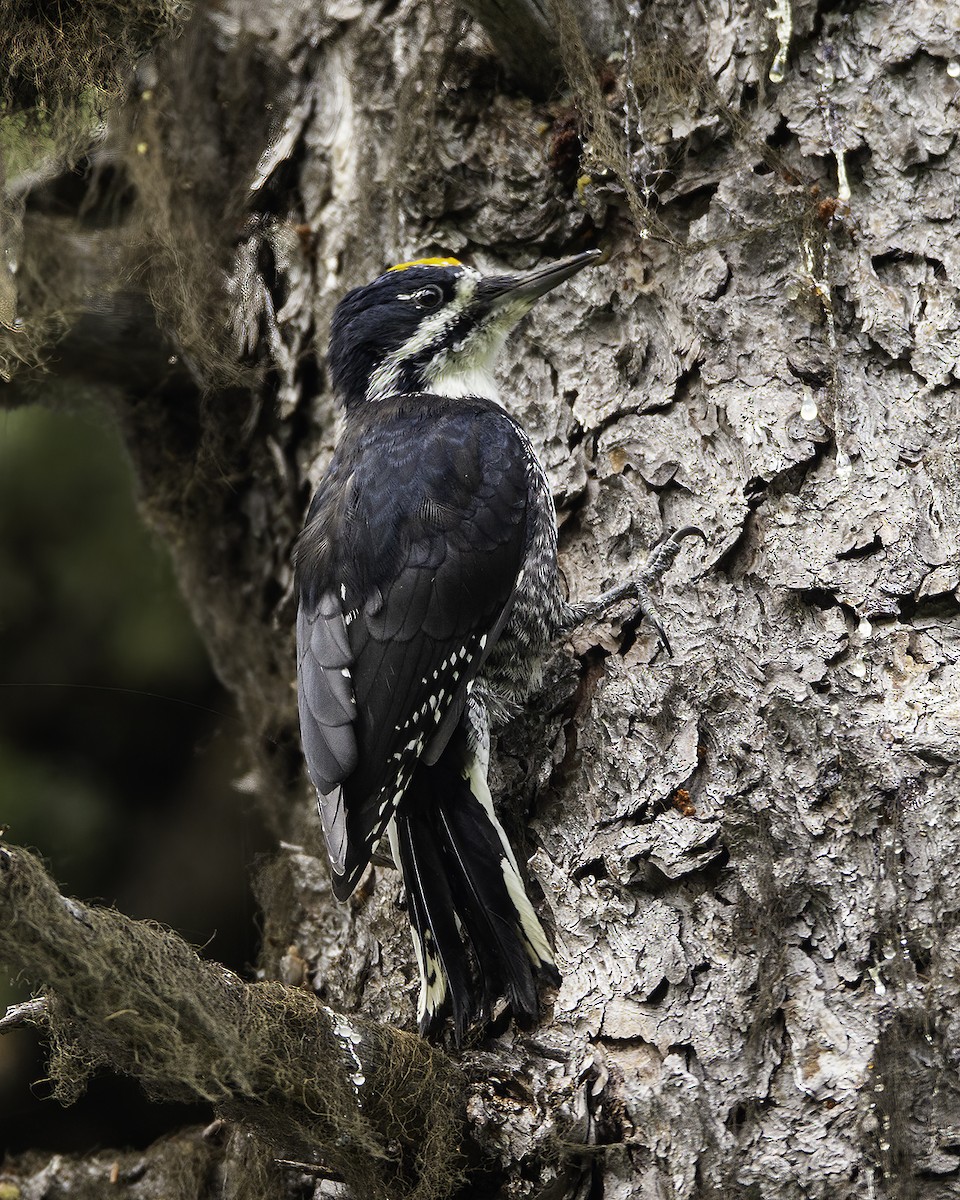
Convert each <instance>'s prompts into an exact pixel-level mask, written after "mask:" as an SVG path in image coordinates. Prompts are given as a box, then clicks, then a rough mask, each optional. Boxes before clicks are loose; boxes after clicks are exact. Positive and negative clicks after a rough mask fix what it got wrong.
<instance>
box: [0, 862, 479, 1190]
mask: <svg viewBox="0 0 960 1200" xmlns="http://www.w3.org/2000/svg"><path fill="white" fill-rule="evenodd" d="M0 962H3V963H5V964H7V965H8V966H10V967H12V968H13V969H14V970H16V971H18V972H19V973H20V974H21V976H23V977H25V978H26V979H28V980H29V981H30V982H31V983H32V984H33V985H35V986H36V987H38V988H40V989H42V990H43V992H44V993H45V1001H46V1003H45V1005H44V1006H43V1013H42V1017H43V1021H44V1023H45V1026H46V1029H47V1032H48V1036H49V1038H50V1041H51V1046H52V1049H51V1064H50V1073H51V1077H52V1079H53V1081H54V1084H55V1094H57V1095H58V1097H59V1098H60V1099H61V1100H64V1101H70V1100H71V1099H74V1098H75V1097H76V1096H77V1095H78V1094H79V1092H80V1091H81V1090H82V1088H83V1086H84V1084H85V1081H86V1079H87V1077H88V1075H89V1074H90V1072H91V1071H92V1070H93V1069H95V1068H96V1067H99V1066H109V1067H111V1068H113V1069H115V1070H118V1071H121V1072H124V1073H125V1074H128V1075H131V1076H134V1077H135V1078H137V1079H139V1080H140V1081H141V1083H142V1084H143V1086H144V1088H145V1089H146V1090H147V1092H148V1093H149V1094H150V1095H151V1096H153V1097H155V1098H157V1099H170V1100H180V1101H184V1100H196V1099H197V1098H200V1099H203V1100H208V1101H210V1102H211V1103H213V1104H215V1105H216V1106H217V1109H218V1111H219V1112H220V1113H221V1114H222V1115H224V1116H226V1117H229V1118H230V1119H232V1120H235V1121H240V1122H244V1123H246V1124H247V1125H249V1126H251V1127H252V1128H253V1129H254V1130H255V1131H256V1132H257V1133H258V1134H259V1135H260V1136H262V1137H263V1138H265V1139H266V1140H267V1141H269V1142H270V1143H271V1144H273V1145H276V1146H282V1147H283V1148H284V1150H286V1151H289V1150H291V1149H297V1150H298V1152H300V1153H301V1154H303V1156H305V1157H316V1158H319V1159H320V1160H321V1161H322V1162H323V1164H324V1165H325V1166H326V1167H328V1168H330V1169H332V1170H333V1171H335V1172H337V1173H339V1174H340V1175H342V1176H343V1178H344V1179H345V1180H346V1182H347V1184H348V1186H349V1187H350V1189H351V1191H354V1192H355V1193H356V1194H357V1195H365V1194H366V1195H384V1196H391V1197H398V1198H399V1197H403V1198H409V1200H439V1198H440V1197H443V1196H446V1195H448V1194H449V1192H450V1191H451V1190H452V1188H453V1187H454V1185H455V1184H456V1183H457V1182H458V1180H459V1178H460V1173H461V1162H460V1158H459V1152H458V1144H459V1141H460V1135H461V1132H462V1126H463V1121H464V1101H463V1082H462V1078H461V1076H460V1074H459V1071H458V1070H457V1069H456V1068H455V1067H454V1066H453V1064H452V1063H450V1062H449V1060H448V1059H447V1058H446V1057H445V1056H444V1055H443V1054H441V1053H440V1052H439V1051H437V1050H434V1049H433V1048H432V1047H430V1046H429V1045H428V1044H427V1043H426V1042H425V1041H423V1040H422V1039H421V1038H419V1037H415V1036H413V1035H412V1034H407V1033H403V1032H401V1031H400V1030H397V1029H393V1028H392V1027H391V1026H389V1025H382V1024H379V1023H377V1022H374V1021H370V1020H367V1019H365V1018H362V1017H354V1016H350V1017H347V1016H344V1015H342V1014H339V1013H336V1012H334V1011H333V1010H331V1009H329V1008H327V1007H326V1006H325V1005H323V1004H320V1003H319V1002H318V1001H317V1000H316V999H315V998H314V997H313V996H312V995H311V994H309V993H307V992H304V991H301V990H299V989H296V988H289V987H285V986H284V985H283V984H280V983H276V982H266V983H254V984H247V983H244V982H243V981H242V980H241V979H240V978H239V977H238V976H236V975H234V974H233V973H232V972H231V971H228V970H227V969H226V968H225V967H223V966H220V965H219V964H217V963H213V962H206V961H204V960H202V959H201V958H200V957H199V956H198V955H197V954H196V952H195V951H194V950H193V949H192V948H191V947H190V946H189V945H188V944H187V943H186V942H184V941H183V940H182V939H181V938H179V937H178V936H177V935H176V934H173V933H171V932H169V931H167V930H164V929H161V928H159V927H158V926H156V925H151V924H149V923H147V922H143V921H134V920H132V919H131V918H129V917H126V916H124V915H123V914H122V913H118V912H116V911H114V910H111V909H105V908H99V907H93V906H88V905H84V904H79V903H77V902H76V901H74V900H70V899H68V898H66V897H65V896H63V895H61V894H60V892H59V891H58V889H57V887H56V885H55V884H54V882H53V880H52V879H51V878H50V876H49V875H48V874H47V873H46V871H45V870H44V868H43V866H42V864H41V863H40V861H39V860H38V859H37V858H35V857H34V856H33V855H31V854H29V853H27V852H26V851H24V850H22V849H19V848H3V847H0ZM20 1007H21V1009H22V1007H23V1006H20ZM30 1015H32V1014H27V1016H28V1017H29V1016H30ZM15 1016H19V1018H20V1019H21V1020H22V1019H23V1018H24V1014H23V1013H22V1012H21V1013H19V1014H15ZM11 1023H12V1022H11Z"/></svg>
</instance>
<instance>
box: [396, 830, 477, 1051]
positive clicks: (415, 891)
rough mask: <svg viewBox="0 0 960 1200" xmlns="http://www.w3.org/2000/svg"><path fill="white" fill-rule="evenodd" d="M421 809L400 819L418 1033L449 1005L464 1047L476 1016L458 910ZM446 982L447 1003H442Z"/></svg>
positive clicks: (434, 1021) (428, 1025)
mask: <svg viewBox="0 0 960 1200" xmlns="http://www.w3.org/2000/svg"><path fill="white" fill-rule="evenodd" d="M425 816H426V814H425V812H424V810H423V809H422V808H420V807H416V808H414V807H412V806H411V807H406V808H405V810H404V811H402V812H401V813H398V814H397V834H398V842H399V849H400V867H401V870H402V871H403V880H404V885H405V889H406V894H407V911H408V913H409V916H410V924H411V926H412V927H413V933H414V937H415V938H416V939H417V942H418V947H417V949H418V957H419V960H420V970H421V976H422V980H421V994H420V1014H419V1015H420V1032H421V1033H422V1034H426V1033H428V1032H429V1031H430V1030H431V1029H432V1028H433V1027H434V1026H435V1025H436V1024H437V1023H438V1021H439V1019H440V1017H441V1015H442V1013H443V1011H444V1010H445V1009H446V1007H447V1005H448V1004H449V1006H450V1007H452V1009H453V1024H454V1030H455V1036H456V1040H457V1045H460V1043H461V1042H462V1041H463V1036H464V1034H465V1033H466V1031H467V1028H468V1026H469V1024H470V1022H471V1021H472V1020H473V1019H474V1017H475V1016H476V1015H477V1012H476V1002H475V999H474V996H473V992H472V989H471V987H470V979H469V975H468V964H467V961H466V959H465V957H464V953H463V939H462V938H461V936H460V932H459V930H458V929H457V921H456V916H455V907H454V901H453V897H452V896H451V894H450V887H449V885H448V883H447V876H446V870H445V866H444V863H443V860H442V858H441V852H440V848H439V846H438V844H437V839H436V837H435V836H434V833H433V830H431V828H430V827H429V825H428V824H427V823H426V821H425V820H424V817H425ZM438 972H442V974H443V976H444V977H445V978H446V999H442V998H441V992H442V989H443V981H442V979H438V977H437V973H438Z"/></svg>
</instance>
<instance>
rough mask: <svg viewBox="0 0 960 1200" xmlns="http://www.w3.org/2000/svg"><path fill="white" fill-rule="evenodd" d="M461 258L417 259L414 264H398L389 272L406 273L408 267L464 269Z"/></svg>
mask: <svg viewBox="0 0 960 1200" xmlns="http://www.w3.org/2000/svg"><path fill="white" fill-rule="evenodd" d="M462 266H463V263H461V261H460V260H459V258H415V259H413V261H412V262H405V263H397V265H396V266H395V267H389V268H388V271H405V270H406V269H407V267H462Z"/></svg>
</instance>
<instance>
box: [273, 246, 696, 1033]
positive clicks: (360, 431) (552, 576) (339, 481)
mask: <svg viewBox="0 0 960 1200" xmlns="http://www.w3.org/2000/svg"><path fill="white" fill-rule="evenodd" d="M598 257H599V251H596V250H588V251H586V252H585V253H582V254H577V255H574V256H573V257H570V258H565V259H561V260H560V261H559V262H552V263H548V264H547V265H546V266H543V267H539V268H536V269H534V270H532V271H528V272H526V273H524V274H517V275H495V276H486V277H484V276H481V275H480V274H479V273H478V272H477V271H476V270H474V269H473V268H471V267H469V266H465V265H464V264H462V263H460V262H458V261H456V260H455V259H420V260H417V261H416V262H409V263H403V264H401V265H400V266H397V267H393V268H391V269H390V270H389V271H387V272H386V273H385V274H383V275H381V276H380V277H379V278H377V279H375V280H374V281H373V282H372V283H370V284H367V285H366V286H364V287H360V288H356V289H355V290H354V291H352V292H349V293H348V294H347V295H346V296H345V297H344V299H343V300H342V301H341V302H340V304H339V306H338V307H337V309H336V312H335V313H334V316H333V321H332V325H331V331H330V347H329V355H328V363H329V368H330V376H331V380H332V383H333V386H334V388H335V390H336V392H337V393H338V395H339V397H340V399H341V401H342V403H343V407H344V422H343V427H342V432H341V435H340V437H339V440H338V443H337V446H336V450H335V452H334V456H333V460H332V462H331V464H330V467H329V469H328V470H327V473H326V475H325V476H324V478H323V479H322V481H321V483H320V486H319V488H318V490H317V493H316V495H315V496H314V498H313V502H312V504H311V505H310V510H309V513H308V516H307V522H306V526H305V528H304V530H303V533H302V534H301V536H300V539H299V541H298V543H297V548H296V556H295V557H296V576H297V588H298V595H299V611H298V617H297V646H298V684H299V707H300V728H301V734H302V740H303V750H304V755H305V757H306V762H307V768H308V772H309V775H310V779H311V781H312V782H313V784H314V786H315V788H316V790H317V794H318V797H319V805H320V817H321V821H322V824H323V831H324V835H325V837H326V844H327V850H328V853H329V856H330V864H331V867H332V872H333V890H334V893H335V895H336V896H337V897H338V898H339V899H341V900H344V899H346V898H347V897H348V896H349V895H350V894H351V892H353V890H354V888H355V887H356V886H357V883H358V882H359V880H360V877H361V875H362V874H363V872H364V870H365V869H366V867H367V865H368V864H369V862H370V858H371V855H372V854H373V852H374V849H375V847H376V845H377V843H378V842H379V840H380V838H381V837H382V836H383V834H384V832H386V833H387V834H388V835H389V838H390V843H391V847H392V852H393V858H394V861H395V863H396V864H397V866H398V867H399V868H400V870H401V871H402V873H403V881H404V887H405V892H406V899H407V908H408V912H409V916H410V923H411V927H412V931H413V941H414V948H415V951H416V957H417V962H418V965H419V968H420V976H421V984H420V999H419V1005H418V1016H419V1022H420V1029H421V1032H429V1031H432V1030H434V1029H435V1028H436V1027H437V1026H438V1025H439V1023H440V1022H441V1020H442V1018H443V1016H444V1015H445V1013H446V1012H447V1011H448V1008H449V1009H450V1010H452V1016H453V1023H454V1034H455V1037H456V1039H457V1041H458V1042H460V1041H461V1040H462V1038H463V1036H464V1034H465V1032H466V1030H467V1028H468V1026H469V1025H470V1023H471V1022H472V1021H473V1020H475V1019H476V1018H478V1017H481V1018H482V1017H485V1016H486V1015H487V1013H488V1012H489V1011H490V1008H491V1006H492V1005H493V1003H494V1002H495V1001H496V1000H497V999H498V998H499V997H504V998H505V999H506V1001H507V1003H508V1005H509V1007H510V1009H511V1010H512V1013H513V1014H514V1015H515V1016H516V1017H518V1018H521V1019H524V1020H532V1019H534V1018H535V1017H536V1015H537V990H536V984H537V980H538V978H543V979H545V980H548V981H551V982H557V981H558V979H559V977H558V975H557V971H556V967H555V965H554V958H553V953H552V951H551V948H550V943H549V940H548V938H547V935H546V933H545V932H544V929H543V926H542V925H541V923H540V920H539V919H538V917H537V915H536V913H535V912H534V909H533V906H532V905H531V903H530V900H529V898H528V897H527V894H526V891H525V890H524V886H523V882H522V878H521V873H520V869H519V866H518V864H517V860H516V857H515V856H514V853H513V850H512V849H511V846H510V844H509V842H508V840H507V837H506V834H505V833H504V831H503V828H502V826H501V824H500V822H499V821H498V819H497V816H496V813H495V811H494V807H493V802H492V799H491V795H490V790H489V788H488V786H487V764H488V754H489V730H490V721H491V716H493V717H494V718H495V719H496V718H499V717H500V716H502V715H503V714H505V713H508V712H510V711H512V710H514V709H515V707H516V706H517V705H518V704H519V703H520V702H521V701H522V700H523V699H524V697H525V696H526V695H527V694H528V692H529V691H530V689H531V688H532V687H534V686H535V685H536V683H537V681H538V679H539V677H540V669H541V664H542V662H543V659H544V657H545V655H546V652H547V650H548V648H549V646H550V644H551V642H552V641H553V640H554V639H555V638H556V637H557V636H558V635H559V634H560V633H562V632H563V631H564V630H565V629H569V628H570V627H572V626H573V625H575V624H576V623H578V622H579V621H580V620H582V619H583V618H584V617H586V616H588V615H591V614H594V613H599V612H601V611H602V610H603V609H605V608H606V607H608V606H609V605H610V604H612V603H614V602H616V601H617V600H620V599H624V598H626V597H632V598H635V599H638V600H640V602H641V609H642V610H643V611H649V609H648V608H647V607H645V597H646V586H647V584H648V583H649V582H650V581H651V580H652V579H654V578H657V577H659V575H660V574H662V573H663V571H664V570H665V569H666V567H667V566H668V565H669V563H670V562H672V561H673V558H674V557H675V556H676V552H677V547H678V545H679V539H680V538H681V537H682V536H684V535H685V534H686V533H687V532H688V531H687V530H684V531H681V533H680V534H677V535H674V537H673V538H672V539H668V541H667V543H665V544H664V547H663V549H662V550H661V552H660V553H659V556H657V555H655V556H654V559H653V560H651V563H650V564H648V567H647V569H646V572H645V575H644V577H643V578H641V579H639V580H635V581H630V582H628V583H626V584H623V585H621V586H620V587H619V588H614V589H612V590H611V591H610V592H608V593H606V594H605V595H604V596H601V597H600V598H599V599H598V600H596V601H594V602H593V603H590V604H584V605H579V606H572V605H570V604H568V603H566V602H565V600H564V599H563V596H562V591H561V585H560V577H559V573H558V569H557V532H556V518H555V513H554V506H553V499H552V496H551V492H550V487H549V484H548V482H547V478H546V475H545V473H544V469H543V467H542V466H541V464H540V462H539V460H538V459H537V456H536V454H535V452H534V450H533V447H532V445H531V443H530V439H529V438H528V436H527V434H526V433H525V432H524V430H523V429H522V427H521V426H520V425H519V424H518V423H517V421H515V420H514V419H513V417H511V416H510V415H509V414H508V413H507V412H506V411H505V410H504V409H503V408H502V407H501V406H500V404H499V402H498V399H497V389H496V386H495V383H494V378H493V368H494V365H495V362H496V359H497V355H498V353H499V351H500V349H501V348H502V346H503V344H504V341H505V339H506V337H507V335H508V333H509V332H510V330H511V329H512V328H513V326H514V325H515V324H516V323H517V322H518V321H519V320H520V318H521V317H523V316H524V314H525V313H527V312H528V311H529V310H530V308H531V307H532V306H533V304H534V303H535V302H536V300H537V299H538V298H539V297H540V296H542V295H543V294H544V293H545V292H547V291H549V290H550V289H551V288H554V287H556V286H557V285H558V284H560V283H562V282H563V281H564V280H566V279H569V278H570V277H571V276H572V275H574V274H575V273H576V272H578V271H580V270H581V269H582V268H584V267H586V266H588V265H589V264H590V263H592V262H594V261H595V260H596V259H597V258H598ZM658 629H659V626H658ZM661 636H662V631H661Z"/></svg>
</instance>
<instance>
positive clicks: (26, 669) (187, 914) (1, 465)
mask: <svg viewBox="0 0 960 1200" xmlns="http://www.w3.org/2000/svg"><path fill="white" fill-rule="evenodd" d="M238 733H239V730H238V727H237V725H236V722H235V721H234V719H233V717H232V715H231V705H230V699H229V697H228V696H227V694H226V693H225V691H224V690H223V688H222V687H221V686H220V684H219V683H218V681H217V679H216V677H215V676H214V674H213V671H212V670H211V667H210V663H209V660H208V658H207V655H206V653H205V651H204V648H203V645H202V643H201V641H200V639H199V637H198V636H197V634H196V632H195V630H194V627H193V625H192V622H191V620H190V616H189V613H188V612H187V610H186V607H185V605H184V603H183V601H182V599H181V597H180V595H179V593H178V591H177V587H176V583H175V580H174V578H173V573H172V570H171V567H170V563H169V560H168V558H167V556H166V554H165V552H164V550H163V547H162V545H161V544H160V542H159V540H158V539H156V538H154V537H153V536H152V535H151V534H150V532H149V531H148V530H147V529H146V528H145V526H144V525H143V523H142V521H141V520H140V518H139V516H138V513H137V508H136V499H135V496H134V494H133V479H132V475H131V472H130V469H129V466H128V464H127V462H126V460H125V457H124V453H123V450H122V447H121V444H120V440H119V438H118V436H117V434H116V433H115V431H114V430H113V429H112V428H111V425H110V421H109V417H108V415H107V414H106V413H104V414H103V416H102V419H99V420H97V419H95V418H91V417H90V416H89V415H88V414H86V413H85V415H84V416H82V417H81V416H78V415H75V414H71V413H69V412H63V411H50V410H48V409H43V410H41V409H35V408H23V409H18V410H16V411H13V412H9V413H0V824H4V825H6V826H8V827H9V831H10V837H11V839H12V840H14V841H16V842H17V843H18V844H19V845H27V846H32V847H35V848H37V849H38V850H39V851H40V852H41V853H42V854H43V855H44V857H45V858H46V860H47V861H48V863H49V864H50V866H51V869H52V872H53V874H54V876H55V877H56V879H57V880H58V881H59V882H60V884H61V885H62V887H63V889H64V891H65V892H67V893H69V894H71V895H74V896H76V897H78V898H80V899H83V900H96V901H99V902H102V903H107V904H114V905H116V906H117V907H118V908H119V909H120V910H122V911H123V912H125V913H127V914H129V915H130V916H132V917H140V918H150V919H152V920H156V921H160V922H162V923H163V924H166V925H169V926H171V927H172V928H174V929H176V930H177V931H178V932H180V933H181V934H182V935H183V936H184V937H186V938H187V939H188V940H189V941H190V942H192V943H193V944H194V945H196V946H198V947H202V948H203V949H204V951H206V952H209V954H210V955H211V956H212V957H215V958H216V959H218V960H219V961H220V962H223V963H226V964H227V965H228V966H230V967H232V968H234V969H235V970H237V971H239V972H241V973H243V974H246V975H249V973H250V968H251V964H252V963H253V962H254V961H255V959H256V953H257V924H258V914H257V910H256V905H255V903H254V901H253V898H252V895H251V893H250V887H249V879H250V875H251V866H252V864H253V863H254V861H255V859H256V857H257V855H258V854H259V853H261V852H262V851H264V850H266V849H268V848H269V843H268V841H267V839H266V837H265V835H264V832H263V829H262V826H261V824H260V822H259V820H258V818H257V816H256V814H255V811H254V808H253V806H252V804H251V803H250V802H248V800H247V798H246V797H245V795H244V793H243V792H242V791H241V790H238V788H237V787H236V786H235V784H236V782H237V781H238V780H239V779H240V778H241V777H242V775H243V771H244V764H243V756H242V753H241V750H240V747H239V745H238V743H237V740H236V739H237V735H238ZM28 995H29V993H28V992H27V991H26V990H25V989H23V988H22V987H21V986H19V985H18V984H17V982H16V980H11V979H9V978H8V977H7V976H6V975H5V974H0V1011H2V1007H5V1006H6V1005H7V1004H9V1003H11V1002H16V1001H18V1000H22V999H25V998H27V996H28ZM45 1074H46V1071H45V1068H44V1058H43V1053H42V1050H41V1047H40V1044H39V1041H38V1039H37V1038H36V1036H35V1035H34V1034H33V1032H32V1031H28V1030H18V1031H14V1032H12V1033H10V1034H7V1035H5V1036H3V1037H0V1157H2V1155H3V1152H5V1151H13V1152H16V1151H18V1150H21V1149H25V1148H27V1147H31V1148H36V1149H50V1150H55V1151H69V1150H85V1149H92V1148H94V1147H96V1146H99V1145H110V1146H123V1145H130V1146H145V1145H147V1144H148V1143H149V1142H150V1141H152V1140H153V1139H154V1138H155V1137H156V1136H158V1135H159V1134H160V1133H162V1132H164V1131H165V1130H166V1129H168V1128H173V1127H175V1126H177V1125H181V1124H182V1123H183V1120H184V1117H188V1118H189V1117H190V1116H191V1115H193V1116H195V1118H196V1120H198V1121H202V1120H205V1119H206V1117H207V1115H208V1112H209V1110H206V1109H204V1108H202V1107H198V1108H197V1109H196V1112H195V1114H190V1113H188V1112H186V1111H185V1110H184V1109H177V1110H173V1111H171V1109H170V1108H169V1107H167V1108H165V1107H164V1106H157V1105H154V1104H149V1103H148V1102H147V1101H146V1100H145V1099H144V1098H143V1097H142V1094H141V1092H140V1090H139V1088H138V1086H137V1085H135V1084H133V1083H131V1082H128V1081H124V1080H121V1079H118V1078H117V1077H115V1076H107V1075H104V1076H102V1077H97V1078H96V1079H95V1080H94V1082H93V1084H92V1085H91V1087H90V1088H89V1090H88V1092H87V1094H86V1095H85V1096H84V1097H83V1099H82V1100H81V1101H80V1102H79V1103H77V1104H76V1105H74V1106H73V1107H71V1108H67V1109H65V1108H61V1106H60V1105H59V1104H58V1103H57V1102H56V1101H55V1100H52V1099H50V1098H49V1088H48V1085H46V1084H45V1082H44V1077H45Z"/></svg>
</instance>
